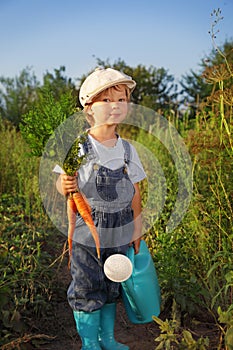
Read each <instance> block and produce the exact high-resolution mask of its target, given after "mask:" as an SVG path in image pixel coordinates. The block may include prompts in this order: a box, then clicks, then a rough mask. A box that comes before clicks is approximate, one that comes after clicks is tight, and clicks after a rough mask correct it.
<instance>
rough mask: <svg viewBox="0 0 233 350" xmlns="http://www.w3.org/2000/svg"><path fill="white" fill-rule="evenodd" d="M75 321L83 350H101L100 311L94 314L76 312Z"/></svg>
mask: <svg viewBox="0 0 233 350" xmlns="http://www.w3.org/2000/svg"><path fill="white" fill-rule="evenodd" d="M74 319H75V322H76V328H77V331H78V334H79V336H80V338H81V340H82V348H81V350H101V347H100V344H99V339H98V333H99V327H100V310H96V311H93V312H84V311H74Z"/></svg>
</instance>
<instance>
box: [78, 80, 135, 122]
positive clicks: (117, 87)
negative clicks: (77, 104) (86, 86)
mask: <svg viewBox="0 0 233 350" xmlns="http://www.w3.org/2000/svg"><path fill="white" fill-rule="evenodd" d="M112 89H113V90H115V91H122V90H123V89H124V90H125V93H126V98H127V102H130V89H129V88H128V86H127V85H125V84H118V85H114V86H110V87H109V88H107V89H105V90H104V91H101V92H100V93H99V94H98V95H96V96H95V97H94V98H93V101H92V102H90V103H88V104H86V105H85V106H84V108H83V111H84V113H85V115H86V120H87V122H88V124H90V126H93V125H94V119H93V116H92V114H91V113H89V110H90V108H91V106H92V104H93V103H95V102H97V101H99V100H100V98H101V96H102V94H103V93H106V92H108V91H109V90H112Z"/></svg>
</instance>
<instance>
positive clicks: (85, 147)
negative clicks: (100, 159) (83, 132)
mask: <svg viewBox="0 0 233 350" xmlns="http://www.w3.org/2000/svg"><path fill="white" fill-rule="evenodd" d="M81 148H82V152H83V154H85V155H86V154H88V159H89V160H90V159H92V158H95V153H94V151H93V148H92V145H91V142H90V141H89V138H88V136H87V138H86V140H85V141H84V143H83V144H82V145H81Z"/></svg>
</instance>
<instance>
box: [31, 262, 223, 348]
mask: <svg viewBox="0 0 233 350" xmlns="http://www.w3.org/2000/svg"><path fill="white" fill-rule="evenodd" d="M59 275H60V281H59V283H60V284H61V286H62V285H63V287H64V288H63V287H62V288H61V292H60V295H59V297H57V296H56V300H54V301H52V302H51V308H52V310H50V313H49V314H50V316H46V317H43V319H41V320H40V322H38V324H37V326H36V327H37V332H38V331H39V333H42V334H46V335H48V336H50V337H51V339H50V341H49V342H47V343H46V344H44V345H41V347H40V350H79V349H81V341H80V338H79V335H78V334H77V332H76V328H75V323H74V319H73V315H72V310H71V309H70V306H69V305H68V302H67V300H66V288H67V286H68V284H69V281H70V277H69V271H68V269H67V268H66V267H65V268H64V269H63V271H62V273H60V274H59ZM159 317H160V318H161V319H162V320H165V319H166V318H169V315H168V310H167V311H166V312H165V311H163V312H162V313H161V315H160V316H159ZM200 318H201V319H200V320H195V322H192V326H190V328H187V327H185V329H189V330H190V329H191V332H192V335H193V338H194V339H198V338H200V337H201V336H203V337H208V338H209V340H210V344H209V347H208V349H209V350H216V349H218V350H224V347H223V348H218V344H219V332H218V329H217V327H216V325H215V324H214V323H213V322H210V320H208V319H207V317H205V315H203V316H202V317H200ZM159 334H160V330H159V326H158V325H157V324H156V323H155V322H154V321H153V322H151V323H148V324H142V325H135V324H132V323H131V322H130V321H129V320H128V318H127V315H126V312H125V309H124V306H123V304H122V302H121V300H119V302H118V304H117V319H116V325H115V337H116V339H117V340H118V341H120V342H122V343H124V344H126V345H128V346H129V348H130V350H155V348H156V346H158V345H159V343H157V342H155V338H156V337H158V336H159ZM37 349H38V347H37Z"/></svg>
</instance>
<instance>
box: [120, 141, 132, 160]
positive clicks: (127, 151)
mask: <svg viewBox="0 0 233 350" xmlns="http://www.w3.org/2000/svg"><path fill="white" fill-rule="evenodd" d="M122 143H123V147H124V150H125V154H124V162H125V164H127V165H128V164H129V161H130V156H131V149H130V144H129V142H128V141H126V140H124V139H122Z"/></svg>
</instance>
